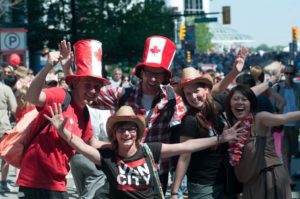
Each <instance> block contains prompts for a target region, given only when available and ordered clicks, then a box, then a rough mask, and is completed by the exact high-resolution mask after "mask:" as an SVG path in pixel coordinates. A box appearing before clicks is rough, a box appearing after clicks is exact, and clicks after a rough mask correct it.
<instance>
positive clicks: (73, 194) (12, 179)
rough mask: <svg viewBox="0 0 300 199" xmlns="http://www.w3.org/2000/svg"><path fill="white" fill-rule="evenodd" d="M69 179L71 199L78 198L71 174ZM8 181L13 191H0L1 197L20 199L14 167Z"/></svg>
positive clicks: (68, 185)
mask: <svg viewBox="0 0 300 199" xmlns="http://www.w3.org/2000/svg"><path fill="white" fill-rule="evenodd" d="M67 180H68V183H67V189H68V193H69V198H70V199H75V198H78V195H77V193H76V188H75V185H74V182H73V178H72V175H70V174H69V175H68V176H67ZM8 181H9V184H10V186H11V188H12V192H10V193H0V198H1V199H2V198H3V199H18V190H19V187H18V186H16V184H15V181H16V175H15V169H14V168H13V167H10V168H9V175H8Z"/></svg>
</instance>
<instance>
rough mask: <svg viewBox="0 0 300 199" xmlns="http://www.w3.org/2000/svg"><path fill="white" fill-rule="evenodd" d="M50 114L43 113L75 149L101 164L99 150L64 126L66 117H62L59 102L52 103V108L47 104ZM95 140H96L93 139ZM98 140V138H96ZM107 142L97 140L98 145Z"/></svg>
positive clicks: (100, 145)
mask: <svg viewBox="0 0 300 199" xmlns="http://www.w3.org/2000/svg"><path fill="white" fill-rule="evenodd" d="M49 110H50V113H51V116H48V115H44V116H45V118H47V119H48V120H49V121H50V123H51V124H52V126H53V127H54V128H55V129H56V130H57V132H58V133H59V135H60V136H61V137H62V138H63V139H64V140H65V141H66V142H67V143H68V144H69V145H70V146H71V147H72V148H74V149H75V150H76V151H78V152H79V153H81V154H82V155H84V156H85V157H86V158H88V159H89V160H91V161H92V162H94V163H95V164H97V165H100V164H101V156H100V153H99V151H98V150H97V149H96V148H94V147H92V146H90V145H88V144H87V143H85V142H84V141H83V140H82V139H81V138H80V137H78V136H76V135H74V134H73V133H72V132H70V131H69V130H67V129H66V128H65V125H66V123H67V120H68V118H63V116H62V109H61V104H58V105H57V104H56V103H54V105H53V108H52V107H51V106H49ZM95 141H96V140H95ZM97 141H98V140H97ZM106 144H107V143H105V142H101V141H98V146H99V147H102V146H104V145H106Z"/></svg>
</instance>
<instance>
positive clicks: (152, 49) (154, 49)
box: [150, 46, 161, 56]
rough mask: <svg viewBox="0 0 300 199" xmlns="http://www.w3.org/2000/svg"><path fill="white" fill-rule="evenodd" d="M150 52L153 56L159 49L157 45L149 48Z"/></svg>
mask: <svg viewBox="0 0 300 199" xmlns="http://www.w3.org/2000/svg"><path fill="white" fill-rule="evenodd" d="M150 51H151V53H152V54H153V55H154V56H155V55H156V54H157V53H159V52H160V51H161V50H160V49H159V48H158V47H157V46H154V47H153V48H151V49H150Z"/></svg>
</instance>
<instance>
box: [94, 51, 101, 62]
mask: <svg viewBox="0 0 300 199" xmlns="http://www.w3.org/2000/svg"><path fill="white" fill-rule="evenodd" d="M94 56H95V57H96V58H97V59H98V61H99V62H101V59H102V51H101V49H100V48H99V49H98V51H95V52H94Z"/></svg>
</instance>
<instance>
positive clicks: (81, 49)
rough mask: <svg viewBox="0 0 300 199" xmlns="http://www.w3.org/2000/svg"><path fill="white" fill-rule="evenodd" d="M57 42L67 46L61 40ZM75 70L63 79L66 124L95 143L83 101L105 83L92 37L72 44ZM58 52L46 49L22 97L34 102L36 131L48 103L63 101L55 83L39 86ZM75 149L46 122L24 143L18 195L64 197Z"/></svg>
mask: <svg viewBox="0 0 300 199" xmlns="http://www.w3.org/2000/svg"><path fill="white" fill-rule="evenodd" d="M60 45H61V46H62V45H63V46H68V48H69V49H70V45H67V44H66V43H65V41H63V42H62V43H61V44H60ZM74 49H75V64H76V67H77V71H76V74H72V75H68V76H67V77H66V82H67V83H68V85H69V87H70V92H69V93H70V96H71V102H70V104H69V105H68V107H67V109H66V110H65V111H64V112H63V115H64V116H65V117H68V118H69V119H68V121H67V123H66V128H68V129H69V130H70V131H71V132H72V133H73V134H74V135H77V136H79V137H81V138H82V139H83V140H84V141H86V142H87V143H89V144H90V145H92V146H94V147H97V145H96V143H97V142H96V139H95V138H94V137H93V130H92V126H91V121H90V118H89V117H88V115H87V114H88V112H87V108H86V105H87V104H89V103H91V102H93V101H95V100H96V99H97V97H98V95H99V92H100V88H101V87H102V86H104V85H107V84H109V81H108V80H106V79H105V78H103V77H102V74H101V71H102V63H101V58H102V48H101V43H100V42H99V41H96V40H80V41H78V42H77V43H75V45H74ZM61 56H62V55H61V54H60V53H59V52H50V53H49V58H48V62H47V64H46V65H45V67H44V68H43V69H42V70H41V71H40V72H39V73H38V74H37V75H36V77H35V78H34V79H33V81H32V83H31V85H30V88H29V90H28V94H27V96H26V99H27V100H28V101H30V102H31V103H33V104H35V105H36V107H37V109H38V111H39V115H38V116H37V120H38V122H37V124H38V125H36V126H35V128H34V129H35V130H34V131H37V130H38V129H40V127H41V126H42V125H43V124H44V123H45V122H46V118H45V117H44V114H47V115H50V112H49V106H53V105H54V104H55V103H56V104H63V102H64V100H65V97H66V96H67V93H66V91H65V90H64V89H63V88H59V87H55V88H49V89H44V90H43V85H44V84H43V83H44V81H45V79H46V76H47V74H48V73H49V71H51V70H52V69H53V67H54V66H55V65H56V64H57V63H58V61H59V59H60V58H61ZM74 154H75V150H74V149H72V148H71V147H69V146H68V144H67V143H65V141H63V140H62V139H61V138H60V137H59V135H58V133H57V131H56V130H55V129H54V128H53V127H51V125H50V124H48V125H47V126H46V127H45V128H43V130H41V132H39V133H38V135H37V136H36V137H35V138H34V139H33V140H32V141H31V143H30V145H29V146H28V148H27V150H26V152H25V154H24V157H23V160H22V165H21V169H20V174H19V177H18V180H17V184H18V185H19V187H20V188H19V194H18V195H19V198H45V197H46V198H51V199H52V198H53V199H54V198H55V199H59V198H68V193H67V190H66V175H67V174H68V172H69V169H70V168H69V160H70V159H71V157H72V156H73V155H74Z"/></svg>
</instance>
